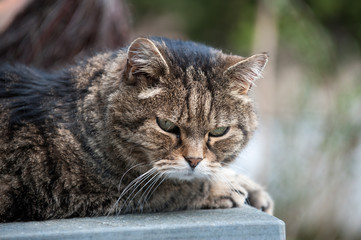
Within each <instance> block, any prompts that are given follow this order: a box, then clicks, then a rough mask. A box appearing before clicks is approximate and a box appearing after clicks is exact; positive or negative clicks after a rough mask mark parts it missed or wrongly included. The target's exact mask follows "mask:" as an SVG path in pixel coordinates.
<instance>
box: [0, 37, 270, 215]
mask: <svg viewBox="0 0 361 240" xmlns="http://www.w3.org/2000/svg"><path fill="white" fill-rule="evenodd" d="M266 62H267V55H265V54H259V55H255V56H253V57H250V58H243V57H238V56H234V55H227V54H224V53H222V52H221V51H219V50H216V49H213V48H210V47H207V46H204V45H201V44H197V43H194V42H184V41H176V40H168V39H164V38H153V39H146V38H139V39H136V40H135V41H134V42H133V43H132V44H131V45H130V46H129V47H128V48H126V49H120V50H118V51H114V52H107V53H101V54H98V55H95V56H94V57H91V58H89V59H87V60H85V61H83V62H81V63H79V64H77V65H75V66H71V67H69V68H67V69H64V70H62V71H59V72H56V73H51V74H50V73H45V72H41V71H39V70H36V69H32V68H28V67H25V66H10V65H1V67H0V104H1V107H0V221H3V222H4V221H17V220H44V219H53V218H67V217H83V216H100V215H107V214H121V213H129V212H152V211H175V210H181V209H199V208H228V207H239V206H242V204H243V203H244V201H245V199H246V198H248V200H249V202H250V204H251V205H253V206H255V207H257V208H259V209H262V210H264V211H266V212H269V213H272V210H273V203H272V200H271V198H270V197H269V195H268V194H267V193H266V192H265V191H264V190H263V189H262V188H261V187H260V186H259V185H258V184H256V183H254V182H253V181H251V180H249V179H247V178H246V177H244V176H241V175H238V174H235V173H234V172H232V171H231V170H229V169H228V168H227V166H228V164H229V163H231V162H232V161H233V160H234V159H235V158H236V156H237V155H238V154H239V153H240V151H241V150H242V149H243V147H244V146H245V145H246V144H247V142H248V140H249V139H250V137H251V136H252V134H253V132H254V130H255V128H256V126H257V121H256V116H255V113H254V111H253V107H252V101H251V100H250V99H249V97H248V95H247V93H248V90H249V88H250V86H251V84H252V82H253V81H254V80H255V79H257V78H259V77H260V74H261V72H262V70H263V68H264V66H265V64H266ZM159 119H165V120H168V121H171V122H172V123H173V124H174V126H175V128H174V129H175V130H174V131H166V130H163V129H162V128H161V127H160V125H159V124H158V122H157V121H158V120H159ZM219 127H228V128H227V131H225V132H224V135H222V136H217V137H216V136H212V135H211V134H210V131H212V130H213V129H216V128H219ZM191 163H192V164H191ZM195 163H196V164H195Z"/></svg>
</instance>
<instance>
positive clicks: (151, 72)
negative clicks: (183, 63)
mask: <svg viewBox="0 0 361 240" xmlns="http://www.w3.org/2000/svg"><path fill="white" fill-rule="evenodd" d="M126 72H127V78H128V80H129V81H130V82H132V81H133V79H134V77H135V76H136V75H138V74H141V75H147V76H151V77H157V76H160V75H164V74H166V73H168V72H169V67H168V64H167V62H166V61H165V60H164V58H163V56H162V54H161V52H160V51H159V49H158V48H157V46H156V45H155V44H154V43H153V42H152V41H151V40H149V39H147V38H137V39H136V40H134V41H133V42H132V43H131V44H130V46H129V48H128V52H127V71H126Z"/></svg>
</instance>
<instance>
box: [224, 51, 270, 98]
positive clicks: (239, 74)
mask: <svg viewBox="0 0 361 240" xmlns="http://www.w3.org/2000/svg"><path fill="white" fill-rule="evenodd" d="M267 61H268V54H266V53H263V54H256V55H253V56H251V57H248V58H245V59H242V60H240V61H238V62H236V63H234V64H233V65H231V66H230V67H228V68H227V69H226V70H225V71H224V72H223V76H225V77H226V78H228V79H229V80H230V81H232V83H233V84H232V87H236V88H238V89H237V92H238V93H239V94H247V93H248V91H249V90H250V88H251V86H252V84H253V83H254V81H255V80H257V79H259V78H261V77H262V73H263V69H264V67H265V66H266V64H267Z"/></svg>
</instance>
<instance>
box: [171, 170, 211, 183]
mask: <svg viewBox="0 0 361 240" xmlns="http://www.w3.org/2000/svg"><path fill="white" fill-rule="evenodd" d="M166 177H167V178H168V179H173V180H180V181H192V180H195V179H203V180H206V179H209V177H210V176H209V175H207V174H204V173H200V172H197V171H184V172H183V171H179V172H178V171H174V172H168V173H166Z"/></svg>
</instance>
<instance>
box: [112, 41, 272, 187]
mask: <svg viewBox="0 0 361 240" xmlns="http://www.w3.org/2000/svg"><path fill="white" fill-rule="evenodd" d="M124 54H126V61H123V65H122V66H121V67H120V68H117V69H118V70H114V71H119V72H117V73H116V74H119V75H118V76H119V77H121V78H122V84H121V85H122V86H120V88H119V90H118V91H116V93H114V94H113V95H112V96H110V103H111V104H110V107H109V112H108V114H109V120H110V122H109V128H110V130H111V131H110V133H111V137H110V138H111V139H112V142H113V144H114V145H115V148H116V149H117V151H118V152H119V155H120V154H122V156H124V157H125V158H127V159H128V160H129V161H132V164H133V165H134V164H137V163H141V162H146V163H148V164H149V165H150V166H151V167H154V168H155V169H157V171H159V172H161V173H164V175H165V176H167V177H169V178H176V179H183V180H191V179H194V178H207V177H212V176H214V175H215V174H216V173H217V171H218V170H219V169H220V168H221V167H223V166H224V165H227V164H228V163H230V162H232V161H233V160H234V159H235V158H236V156H237V155H238V154H239V152H240V151H241V150H242V149H243V147H244V146H245V145H246V143H247V142H248V140H249V138H250V136H251V135H252V133H253V132H254V130H255V128H256V126H257V119H256V115H255V113H254V110H253V106H252V101H251V99H250V98H249V97H248V92H249V90H250V88H251V86H252V84H253V82H254V80H256V79H258V78H260V76H261V74H262V71H263V69H264V67H265V65H266V63H267V58H268V56H267V55H266V54H257V55H254V56H251V57H249V58H243V57H239V56H234V55H227V54H224V53H222V52H221V51H219V50H216V49H214V48H211V47H207V46H205V45H201V44H197V43H194V42H184V41H177V40H169V39H163V38H156V39H146V38H138V39H136V40H135V41H134V42H133V43H132V44H131V45H130V46H129V48H128V50H127V52H126V53H124ZM123 58H124V56H123ZM119 69H121V71H120V70H119Z"/></svg>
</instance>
